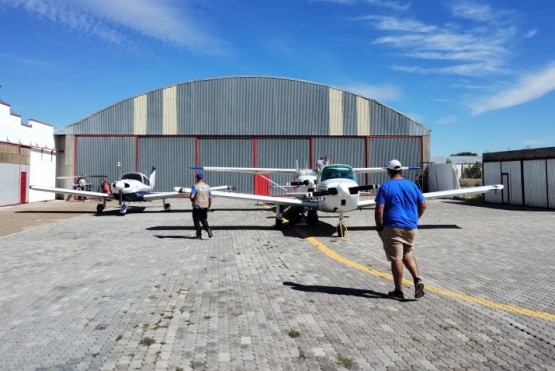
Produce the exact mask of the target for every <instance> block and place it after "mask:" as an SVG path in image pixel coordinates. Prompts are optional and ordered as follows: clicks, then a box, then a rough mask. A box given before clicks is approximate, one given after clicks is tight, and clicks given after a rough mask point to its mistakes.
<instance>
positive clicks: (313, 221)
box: [306, 210, 318, 226]
mask: <svg viewBox="0 0 555 371" xmlns="http://www.w3.org/2000/svg"><path fill="white" fill-rule="evenodd" d="M306 224H308V225H311V226H314V225H317V224H318V212H317V211H316V210H308V213H307V215H306Z"/></svg>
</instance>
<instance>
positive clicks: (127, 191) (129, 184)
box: [111, 173, 152, 201]
mask: <svg viewBox="0 0 555 371" xmlns="http://www.w3.org/2000/svg"><path fill="white" fill-rule="evenodd" d="M111 189H112V194H113V195H114V196H115V197H116V198H117V197H119V196H118V195H119V192H120V190H121V192H122V196H123V199H124V200H125V201H144V198H143V196H144V195H145V194H149V193H152V187H151V186H150V179H149V178H148V177H147V176H146V175H144V174H142V173H127V174H123V176H122V177H121V179H120V180H117V181H115V182H112V184H111Z"/></svg>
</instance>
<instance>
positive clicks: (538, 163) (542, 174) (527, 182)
mask: <svg viewBox="0 0 555 371" xmlns="http://www.w3.org/2000/svg"><path fill="white" fill-rule="evenodd" d="M545 165H546V160H527V161H524V163H523V167H522V170H523V171H522V173H523V175H524V192H525V206H536V207H547V184H546V182H547V174H546V171H545V170H546V169H545Z"/></svg>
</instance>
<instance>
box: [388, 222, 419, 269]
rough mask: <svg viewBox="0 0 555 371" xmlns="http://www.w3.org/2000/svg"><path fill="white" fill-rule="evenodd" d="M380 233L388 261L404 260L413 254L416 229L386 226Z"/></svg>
mask: <svg viewBox="0 0 555 371" xmlns="http://www.w3.org/2000/svg"><path fill="white" fill-rule="evenodd" d="M379 235H380V238H381V239H382V242H383V249H384V251H385V256H386V257H387V260H388V261H396V260H402V259H403V258H404V257H405V256H407V255H412V247H413V246H414V241H415V239H416V229H407V228H392V227H384V228H383V230H382V231H381V232H380V233H379Z"/></svg>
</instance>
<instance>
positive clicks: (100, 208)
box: [96, 204, 104, 214]
mask: <svg viewBox="0 0 555 371" xmlns="http://www.w3.org/2000/svg"><path fill="white" fill-rule="evenodd" d="M103 211H104V205H102V204H98V205H96V212H97V213H98V214H101V213H102V212H103Z"/></svg>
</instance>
